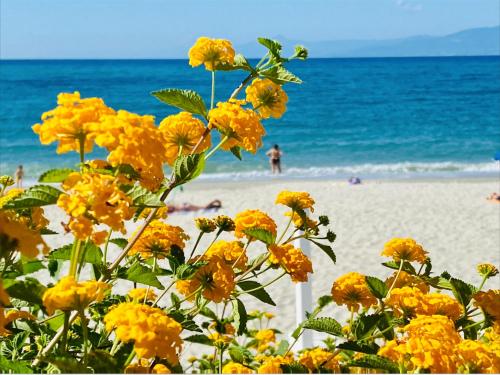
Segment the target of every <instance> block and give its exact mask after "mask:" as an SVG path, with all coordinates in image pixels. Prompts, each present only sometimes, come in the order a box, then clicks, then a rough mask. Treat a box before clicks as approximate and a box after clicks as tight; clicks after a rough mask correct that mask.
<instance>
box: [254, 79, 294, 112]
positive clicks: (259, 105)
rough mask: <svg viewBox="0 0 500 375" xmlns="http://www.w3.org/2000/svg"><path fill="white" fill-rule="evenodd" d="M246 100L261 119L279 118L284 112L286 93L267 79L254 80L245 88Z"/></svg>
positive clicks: (286, 99)
mask: <svg viewBox="0 0 500 375" xmlns="http://www.w3.org/2000/svg"><path fill="white" fill-rule="evenodd" d="M245 93H246V94H247V97H246V100H247V101H248V102H250V103H252V105H253V107H254V109H255V110H256V111H258V112H259V113H260V115H261V116H262V117H263V118H269V117H271V116H272V117H274V118H280V117H281V116H283V113H285V111H286V102H287V101H288V96H287V95H286V92H285V91H284V90H283V89H282V88H281V85H278V84H276V83H274V82H273V81H271V80H270V79H269V78H264V79H260V78H255V79H254V80H253V81H252V83H251V84H250V85H249V86H248V87H247V88H246V90H245Z"/></svg>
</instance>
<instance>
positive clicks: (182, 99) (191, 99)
mask: <svg viewBox="0 0 500 375" xmlns="http://www.w3.org/2000/svg"><path fill="white" fill-rule="evenodd" d="M151 94H152V95H153V96H155V97H156V98H157V99H158V100H160V101H162V102H163V103H166V104H168V105H171V106H173V107H177V108H179V109H182V110H183V111H187V112H190V113H194V114H198V115H202V116H203V117H207V108H206V106H205V102H204V101H203V98H202V97H201V96H200V94H198V93H197V92H195V91H192V90H181V89H164V90H159V91H153V92H152V93H151Z"/></svg>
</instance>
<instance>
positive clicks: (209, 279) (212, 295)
mask: <svg viewBox="0 0 500 375" xmlns="http://www.w3.org/2000/svg"><path fill="white" fill-rule="evenodd" d="M198 259H200V258H199V257H196V258H193V259H192V261H193V262H196V261H197V260H198ZM201 260H207V261H208V264H206V265H204V266H202V267H201V268H200V269H199V270H198V271H196V274H195V275H194V277H193V278H192V279H190V280H178V281H177V282H176V288H177V290H178V291H179V292H180V293H182V294H183V295H185V296H191V298H192V297H194V296H193V293H195V292H196V291H197V290H199V289H200V290H202V294H203V297H205V298H206V299H208V300H210V301H214V302H217V303H218V302H221V301H222V300H226V299H228V298H229V296H230V295H231V293H232V292H233V290H234V287H235V282H234V271H233V269H232V268H231V266H230V265H228V264H227V263H226V262H225V260H224V259H223V258H220V257H218V256H212V257H210V258H203V259H201Z"/></svg>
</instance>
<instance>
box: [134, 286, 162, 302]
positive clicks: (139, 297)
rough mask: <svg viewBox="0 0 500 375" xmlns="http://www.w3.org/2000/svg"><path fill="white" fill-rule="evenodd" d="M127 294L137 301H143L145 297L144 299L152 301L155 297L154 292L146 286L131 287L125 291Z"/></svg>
mask: <svg viewBox="0 0 500 375" xmlns="http://www.w3.org/2000/svg"><path fill="white" fill-rule="evenodd" d="M146 294H147V298H146ZM127 296H128V297H130V298H131V299H132V300H133V301H134V302H139V303H143V302H144V298H146V301H154V300H156V298H157V296H156V293H155V292H154V291H152V290H151V289H148V288H135V289H132V290H130V291H129V292H128V293H127Z"/></svg>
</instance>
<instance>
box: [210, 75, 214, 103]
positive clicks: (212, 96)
mask: <svg viewBox="0 0 500 375" xmlns="http://www.w3.org/2000/svg"><path fill="white" fill-rule="evenodd" d="M214 101H215V70H212V95H211V97H210V109H213V108H214Z"/></svg>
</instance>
